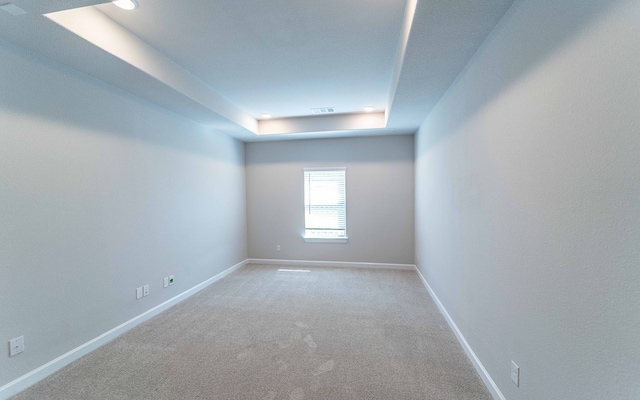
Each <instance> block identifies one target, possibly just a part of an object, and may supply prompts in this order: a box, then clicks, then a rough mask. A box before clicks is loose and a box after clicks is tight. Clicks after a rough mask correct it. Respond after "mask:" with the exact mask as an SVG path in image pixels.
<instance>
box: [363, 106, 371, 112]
mask: <svg viewBox="0 0 640 400" xmlns="http://www.w3.org/2000/svg"><path fill="white" fill-rule="evenodd" d="M364 110H365V111H366V112H371V111H373V107H371V106H366V107H365V108H364Z"/></svg>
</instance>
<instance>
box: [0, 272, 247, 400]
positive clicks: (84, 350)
mask: <svg viewBox="0 0 640 400" xmlns="http://www.w3.org/2000/svg"><path fill="white" fill-rule="evenodd" d="M247 263H248V260H244V261H241V262H239V263H238V264H236V265H234V266H232V267H230V268H228V269H226V270H224V271H222V272H220V273H219V274H217V275H215V276H213V277H211V278H209V279H207V280H206V281H204V282H202V283H199V284H197V285H196V286H194V287H192V288H191V289H188V290H186V291H184V292H182V293H180V294H179V295H177V296H175V297H173V298H171V299H169V300H167V301H165V302H164V303H162V304H159V305H157V306H155V307H153V308H152V309H150V310H147V311H145V312H143V313H142V314H140V315H138V316H136V317H133V318H132V319H130V320H129V321H127V322H125V323H123V324H121V325H118V326H116V327H115V328H113V329H111V330H109V331H107V332H105V333H103V334H102V335H100V336H98V337H96V338H94V339H91V340H90V341H88V342H86V343H84V344H82V345H80V346H78V347H76V348H75V349H73V350H71V351H69V352H67V353H65V354H63V355H61V356H60V357H58V358H56V359H54V360H51V361H49V362H48V363H46V364H44V365H42V366H40V367H38V368H36V369H34V370H33V371H31V372H28V373H26V374H25V375H22V376H21V377H19V378H17V379H15V380H13V381H11V382H9V383H7V384H6V385H4V386H2V387H0V399H1V400H5V399H8V398H9V397H11V396H13V395H15V394H17V393H19V392H21V391H23V390H25V389H26V388H28V387H29V386H31V385H33V384H35V383H37V382H38V381H40V380H42V379H44V378H46V377H47V376H49V375H51V374H53V373H54V372H56V371H58V370H59V369H61V368H63V367H65V366H67V365H68V364H70V363H72V362H73V361H75V360H77V359H79V358H80V357H82V356H84V355H86V354H89V353H90V352H92V351H93V350H95V349H97V348H98V347H100V346H102V345H103V344H106V343H107V342H109V341H111V340H113V339H115V338H116V337H118V336H120V335H122V334H123V333H125V332H126V331H128V330H130V329H131V328H134V327H136V326H138V325H140V324H141V323H143V322H145V321H147V320H149V319H151V318H153V317H155V316H156V315H158V314H160V313H161V312H163V311H165V310H167V309H168V308H170V307H172V306H174V305H176V304H177V303H179V302H181V301H183V300H185V299H187V298H188V297H190V296H193V295H194V294H196V293H197V292H199V291H201V290H202V289H204V288H206V287H207V286H209V285H211V284H212V283H214V282H216V281H219V280H220V279H222V278H224V277H225V276H227V275H229V274H230V273H232V272H234V271H236V270H238V269H240V268H242V267H244V266H245V265H246V264H247Z"/></svg>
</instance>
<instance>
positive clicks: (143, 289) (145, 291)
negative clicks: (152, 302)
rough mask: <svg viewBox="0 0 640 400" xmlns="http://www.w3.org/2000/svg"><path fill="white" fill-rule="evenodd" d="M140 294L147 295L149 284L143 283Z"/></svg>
mask: <svg viewBox="0 0 640 400" xmlns="http://www.w3.org/2000/svg"><path fill="white" fill-rule="evenodd" d="M142 295H143V296H148V295H149V285H144V286H143V287H142Z"/></svg>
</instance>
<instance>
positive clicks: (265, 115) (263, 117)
mask: <svg viewBox="0 0 640 400" xmlns="http://www.w3.org/2000/svg"><path fill="white" fill-rule="evenodd" d="M269 118H271V114H269V113H262V119H269Z"/></svg>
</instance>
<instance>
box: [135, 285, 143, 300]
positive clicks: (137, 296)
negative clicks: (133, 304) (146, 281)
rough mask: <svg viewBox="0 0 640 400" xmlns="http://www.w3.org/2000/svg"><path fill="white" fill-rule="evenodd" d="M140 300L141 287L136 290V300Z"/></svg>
mask: <svg viewBox="0 0 640 400" xmlns="http://www.w3.org/2000/svg"><path fill="white" fill-rule="evenodd" d="M141 298H142V287H139V288H136V300H138V299H141Z"/></svg>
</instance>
